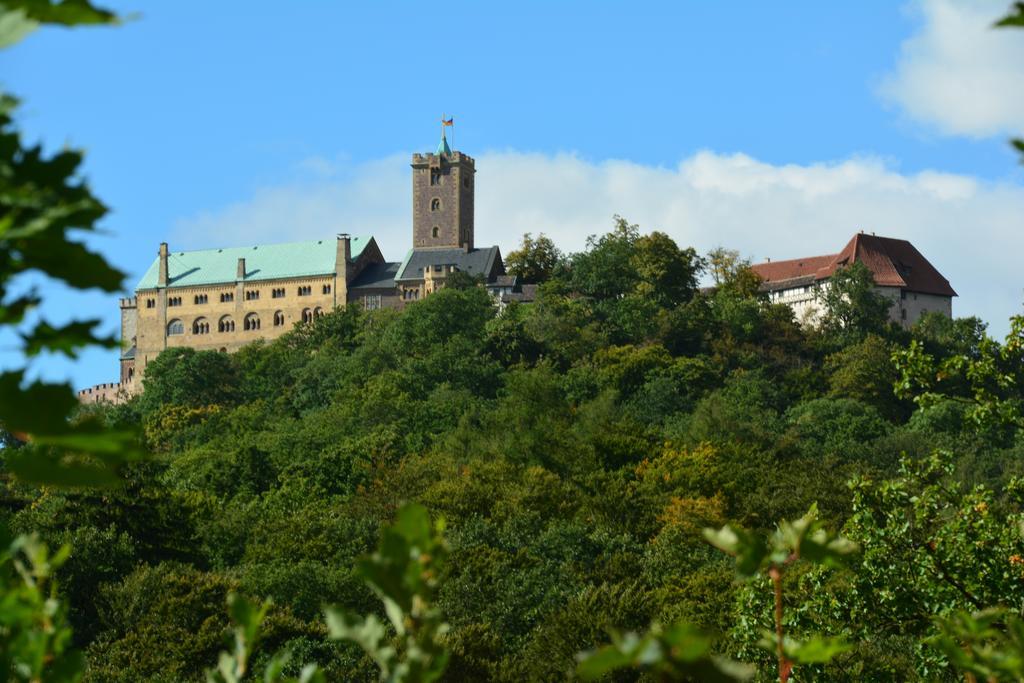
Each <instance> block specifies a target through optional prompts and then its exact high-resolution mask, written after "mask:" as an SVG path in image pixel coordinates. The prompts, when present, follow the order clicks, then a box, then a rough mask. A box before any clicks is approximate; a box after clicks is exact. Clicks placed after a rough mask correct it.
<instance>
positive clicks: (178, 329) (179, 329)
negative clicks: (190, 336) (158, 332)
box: [167, 318, 185, 337]
mask: <svg viewBox="0 0 1024 683" xmlns="http://www.w3.org/2000/svg"><path fill="white" fill-rule="evenodd" d="M173 334H185V323H183V322H181V321H180V320H178V319H177V318H175V319H174V320H172V321H171V322H169V323H167V336H168V337H169V336H171V335H173Z"/></svg>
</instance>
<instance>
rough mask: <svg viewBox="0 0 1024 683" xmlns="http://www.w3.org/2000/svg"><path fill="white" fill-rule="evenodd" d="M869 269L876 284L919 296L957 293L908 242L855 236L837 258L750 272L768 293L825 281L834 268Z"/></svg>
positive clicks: (759, 267)
mask: <svg viewBox="0 0 1024 683" xmlns="http://www.w3.org/2000/svg"><path fill="white" fill-rule="evenodd" d="M857 261H859V262H861V263H863V264H864V265H865V266H867V267H868V270H870V271H871V274H872V275H873V276H874V278H875V284H877V285H880V286H882V287H899V288H901V289H906V290H909V291H911V292H919V293H921V294H936V295H938V296H956V295H957V294H956V292H955V291H954V290H953V288H952V287H951V286H950V284H949V280H947V279H946V278H944V277H943V276H942V274H941V273H939V271H938V270H936V269H935V266H933V265H932V264H931V263H929V262H928V259H926V258H925V257H924V256H923V255H922V254H921V252H919V251H918V250H917V249H916V248H915V247H914V245H913V244H911V243H910V242H908V241H907V240H899V239H893V238H891V237H878V236H877V235H866V234H864V233H858V234H856V235H854V236H853V239H851V240H850V241H849V242H847V244H846V246H845V247H843V250H842V251H840V252H839V253H838V254H832V255H828V256H812V257H809V258H803V259H792V260H789V261H775V262H769V263H759V264H757V265H755V266H751V269H752V270H753V271H754V272H755V273H757V274H758V275H760V276H761V279H762V280H764V281H765V285H766V288H767V289H786V288H788V287H792V286H797V285H800V284H804V282H803V281H804V280H807V281H808V282H809V281H811V280H814V281H817V280H825V279H827V278H829V277H831V276H832V275H833V274H834V273H835V272H836V269H837V268H841V267H843V266H846V265H849V264H851V263H854V262H857Z"/></svg>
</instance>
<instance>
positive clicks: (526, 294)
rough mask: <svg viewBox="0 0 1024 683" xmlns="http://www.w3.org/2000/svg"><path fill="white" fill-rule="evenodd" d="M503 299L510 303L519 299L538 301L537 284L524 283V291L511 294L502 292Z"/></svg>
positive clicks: (519, 300) (522, 300)
mask: <svg viewBox="0 0 1024 683" xmlns="http://www.w3.org/2000/svg"><path fill="white" fill-rule="evenodd" d="M501 300H502V301H503V302H505V303H508V302H510V301H518V302H520V303H528V302H530V301H536V300H537V285H523V286H522V291H519V292H512V293H511V294H502V295H501Z"/></svg>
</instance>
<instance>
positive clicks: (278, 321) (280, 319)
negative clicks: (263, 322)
mask: <svg viewBox="0 0 1024 683" xmlns="http://www.w3.org/2000/svg"><path fill="white" fill-rule="evenodd" d="M281 325H284V313H283V312H281V311H278V312H277V313H274V327H281Z"/></svg>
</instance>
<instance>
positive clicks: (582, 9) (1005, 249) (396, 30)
mask: <svg viewBox="0 0 1024 683" xmlns="http://www.w3.org/2000/svg"><path fill="white" fill-rule="evenodd" d="M1008 5H1009V3H1008V2H1006V1H1005V0H1004V1H994V2H992V1H981V0H978V1H976V2H975V1H971V0H956V1H954V0H914V1H911V2H909V3H906V4H900V3H896V2H891V1H871V0H867V1H863V0H862V1H858V2H855V3H852V2H851V3H845V4H844V5H840V3H821V2H810V1H808V2H788V3H761V2H753V1H751V2H733V3H706V2H696V1H694V2H644V1H637V0H633V1H631V2H607V1H590V2H582V1H580V2H570V1H566V2H531V1H524V2H518V3H514V4H512V3H508V4H498V3H475V2H459V1H456V0H449V1H447V2H444V3H412V2H383V1H382V2H372V3H337V2H327V1H326V0H307V1H306V2H292V3H280V2H278V3H269V2H262V1H260V0H249V1H247V2H244V3H243V2H240V1H239V2H235V1H233V0H222V1H219V2H216V3H213V2H208V1H207V2H193V1H188V0H173V1H171V0H150V1H149V2H145V3H143V2H127V1H125V2H120V1H119V2H114V3H110V4H109V6H112V7H113V8H115V9H116V10H118V11H119V12H120V13H122V14H124V15H127V16H129V17H130V19H129V20H128V21H126V22H125V23H124V24H123V25H121V26H119V27H116V28H79V29H74V30H66V29H60V28H47V29H43V30H41V31H38V32H36V33H35V34H33V35H31V36H29V37H28V38H26V39H25V40H24V41H23V42H22V43H20V44H18V45H16V46H15V47H13V48H10V49H8V50H6V51H4V52H0V87H2V88H3V90H5V91H8V92H11V93H14V94H16V95H18V96H19V97H20V98H21V99H22V107H21V109H20V110H19V113H18V123H19V126H20V127H21V129H22V130H23V131H24V134H25V136H26V137H27V139H28V140H29V141H32V142H36V141H38V142H42V143H43V144H44V145H45V146H46V148H48V149H50V150H58V149H60V148H61V147H63V146H71V147H75V148H80V149H83V150H84V151H85V152H86V162H85V164H84V177H85V178H86V179H87V180H88V182H89V183H90V185H91V187H92V188H93V191H94V192H95V193H96V194H97V195H98V196H99V197H100V198H101V199H103V200H104V201H105V202H106V203H107V204H108V205H109V206H110V207H111V213H110V215H109V216H108V217H107V218H105V219H104V220H103V222H102V224H101V225H102V228H103V234H102V235H100V236H97V237H95V238H90V239H89V243H90V245H91V246H93V247H94V248H96V249H98V250H100V251H101V252H102V253H104V254H105V255H106V256H107V257H108V258H109V259H110V261H111V262H112V263H114V264H115V265H116V266H118V267H119V268H121V269H122V270H124V271H125V272H126V273H127V274H128V278H127V281H126V291H125V293H124V294H125V295H127V294H128V293H129V292H130V291H131V290H133V289H134V286H135V284H136V283H137V281H138V279H139V278H140V277H141V275H142V273H143V272H144V271H145V270H146V269H147V267H148V266H149V264H150V263H151V262H152V260H153V259H154V258H155V256H156V252H157V249H158V246H159V243H160V242H162V241H166V242H168V243H169V244H170V246H171V249H172V250H187V249H197V248H208V247H221V246H237V245H245V244H255V243H265V242H283V241H291V240H300V239H310V238H324V237H326V238H330V237H333V236H334V235H335V234H336V233H339V232H349V233H353V234H372V235H374V236H375V237H376V238H377V241H378V243H379V244H380V246H381V248H382V250H383V252H384V255H385V256H386V257H387V258H389V259H392V260H398V259H400V258H401V257H402V255H404V253H405V251H406V250H407V249H408V248H409V245H410V241H411V189H410V169H409V165H408V164H409V157H410V155H411V154H412V153H413V152H416V151H421V152H422V151H432V150H433V149H434V148H435V147H436V145H437V141H438V137H439V123H438V122H439V119H440V118H441V116H442V114H443V115H447V116H452V117H454V118H455V126H454V130H453V132H452V134H451V142H452V143H453V146H454V147H455V148H457V149H460V150H462V151H463V152H466V153H468V154H470V155H471V156H473V157H474V158H475V159H476V162H477V163H476V166H477V208H476V243H477V245H489V244H498V245H499V246H500V247H501V249H502V252H503V253H508V251H510V250H511V249H513V248H515V247H516V245H518V243H519V242H520V240H521V237H522V235H523V233H525V232H532V233H534V234H536V233H539V232H543V233H545V234H547V235H549V236H551V237H552V238H553V239H554V240H555V242H556V244H558V246H559V247H561V248H562V249H563V250H564V251H567V252H571V251H575V250H580V249H582V248H583V247H584V245H585V242H586V238H587V236H588V235H591V234H595V233H601V232H604V231H607V230H608V229H609V228H610V227H611V225H612V217H613V216H614V215H616V214H619V215H622V216H623V217H625V218H627V219H628V220H629V221H630V222H634V223H638V224H639V225H640V227H641V230H643V231H650V230H661V231H664V232H666V233H668V234H669V235H670V236H672V237H673V238H674V239H675V240H676V241H677V242H678V243H679V244H680V245H682V246H694V247H695V248H697V249H698V250H699V251H701V252H706V251H707V250H709V249H712V248H714V247H717V246H725V247H729V248H733V249H737V250H739V251H740V252H741V253H742V254H743V255H744V256H746V257H748V258H750V259H752V260H753V261H754V262H758V261H763V260H764V259H765V258H772V259H784V258H795V257H800V256H809V255H815V254H824V253H834V252H837V251H839V250H840V249H841V248H842V247H843V245H844V244H845V243H846V242H847V241H848V240H849V239H850V238H851V237H852V236H853V234H855V233H856V232H857V231H859V230H863V231H865V232H876V233H877V234H879V235H886V236H890V237H897V238H903V239H909V240H911V241H912V242H913V243H914V244H915V246H917V247H918V249H919V250H920V251H921V252H922V253H923V254H924V255H925V256H926V257H927V258H928V259H929V260H930V261H931V262H932V263H933V264H934V265H935V266H936V267H937V268H938V269H939V270H940V271H941V272H942V273H943V274H944V275H945V276H946V277H947V278H948V279H949V280H950V282H951V284H952V285H953V287H954V289H956V290H957V292H958V293H959V295H960V296H959V297H958V298H957V299H955V300H954V304H953V309H954V314H955V315H957V316H966V315H977V316H980V317H981V318H983V319H984V320H986V321H987V322H989V323H990V331H991V332H992V333H993V334H995V335H997V336H1001V335H1002V334H1005V332H1006V331H1007V330H1008V324H1007V319H1008V317H1009V316H1011V315H1015V314H1018V313H1020V312H1021V303H1022V302H1024V274H1022V268H1021V265H1020V262H1021V258H1020V254H1021V253H1022V252H1024V230H1022V228H1024V166H1022V165H1021V164H1020V163H1019V162H1018V159H1017V157H1016V156H1015V154H1014V153H1013V152H1012V150H1011V149H1010V148H1009V146H1008V144H1007V139H1008V138H1009V137H1010V136H1011V135H1015V134H1024V31H1013V30H992V29H991V28H990V27H991V24H992V23H993V22H994V21H995V20H997V19H998V18H1000V17H1001V16H1002V15H1003V14H1005V13H1006V11H1007V9H1008ZM41 287H42V292H43V294H44V297H45V298H46V301H47V303H46V304H44V306H43V307H42V309H41V310H40V311H39V314H40V315H41V316H43V317H46V318H47V319H48V320H51V321H53V322H58V323H59V322H63V321H66V320H69V319H71V318H73V317H77V318H87V317H95V318H100V319H102V320H103V329H104V330H105V331H107V332H116V331H117V330H118V325H119V322H118V321H119V311H118V296H117V295H104V294H100V293H96V292H88V293H76V292H68V291H66V290H64V289H62V288H61V287H59V286H55V285H53V284H52V283H42V285H41ZM2 348H4V349H8V351H7V352H6V353H5V354H3V355H0V364H7V365H10V364H11V363H14V362H17V361H18V359H17V358H16V356H15V355H14V354H12V353H10V352H9V349H10V343H5V344H3V346H2ZM32 372H33V373H34V374H37V375H43V376H46V377H48V378H51V379H68V380H69V381H71V382H72V384H74V385H75V386H76V387H77V388H81V387H85V386H89V385H91V384H94V383H97V382H105V381H116V378H117V374H118V370H117V352H115V351H99V350H92V351H88V352H86V353H85V354H83V356H82V357H80V358H79V359H77V360H75V361H70V360H66V359H63V358H55V357H44V358H41V359H38V360H36V361H34V362H33V366H32Z"/></svg>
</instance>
